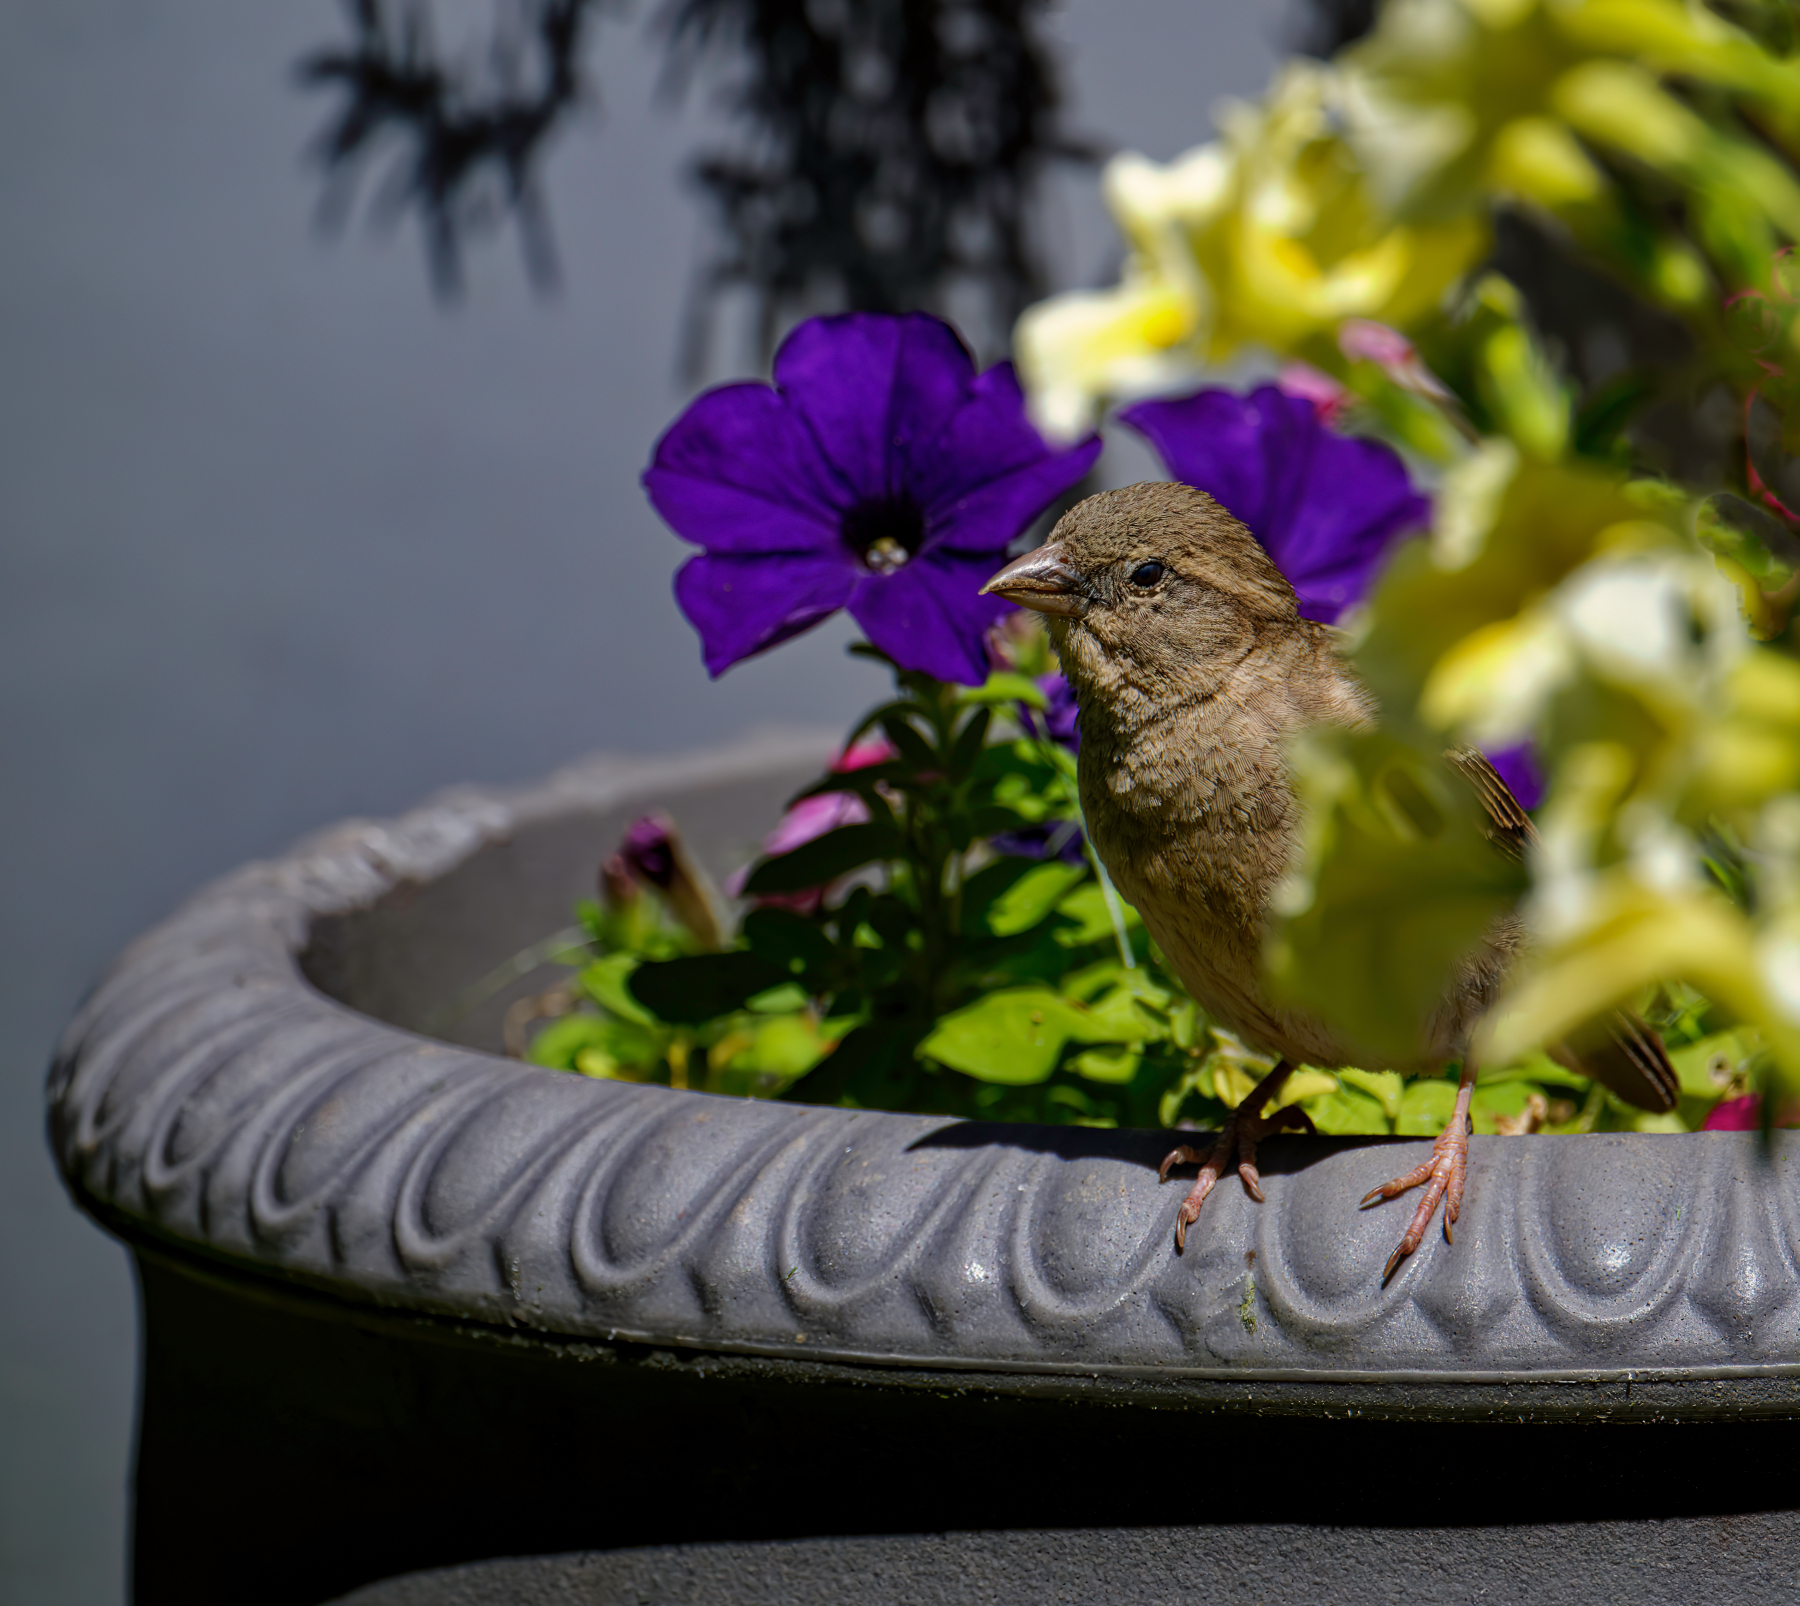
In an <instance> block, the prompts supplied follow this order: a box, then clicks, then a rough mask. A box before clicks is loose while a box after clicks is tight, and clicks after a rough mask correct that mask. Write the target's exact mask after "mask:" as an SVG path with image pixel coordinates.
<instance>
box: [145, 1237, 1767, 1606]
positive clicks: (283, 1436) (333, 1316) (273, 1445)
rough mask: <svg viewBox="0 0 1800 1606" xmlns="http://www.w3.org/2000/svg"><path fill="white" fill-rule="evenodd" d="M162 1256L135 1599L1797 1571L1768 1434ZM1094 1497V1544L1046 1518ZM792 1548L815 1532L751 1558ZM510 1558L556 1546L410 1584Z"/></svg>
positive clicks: (583, 1597) (1734, 1575) (1349, 1591)
mask: <svg viewBox="0 0 1800 1606" xmlns="http://www.w3.org/2000/svg"><path fill="white" fill-rule="evenodd" d="M137 1264H138V1275H139V1279H140V1285H141V1288H142V1295H143V1303H144V1315H145V1333H146V1348H145V1359H144V1380H143V1408H142V1417H141V1425H140V1443H139V1450H138V1480H137V1517H136V1533H135V1570H136V1592H135V1600H136V1606H164V1603H170V1606H173V1603H176V1602H179V1603H181V1606H214V1603H218V1606H226V1603H230V1606H238V1603H240V1602H242V1601H243V1600H245V1599H246V1598H248V1597H247V1595H246V1580H247V1579H251V1578H254V1579H255V1580H256V1585H255V1588H254V1595H255V1598H256V1599H257V1601H258V1602H259V1603H260V1606H315V1603H317V1602H320V1601H324V1600H328V1599H331V1598H333V1597H335V1596H339V1595H342V1594H344V1593H346V1592H347V1591H350V1590H353V1589H356V1588H357V1587H358V1586H360V1585H365V1584H370V1583H371V1582H372V1581H374V1580H378V1579H383V1578H386V1579H389V1580H392V1581H391V1582H389V1583H387V1584H383V1585H380V1586H379V1587H377V1588H373V1589H368V1590H365V1591H363V1592H362V1593H361V1594H360V1595H359V1596H358V1597H357V1599H358V1602H359V1606H414V1603H419V1606H423V1603H425V1602H432V1603H438V1602H442V1603H444V1606H450V1603H452V1602H454V1603H457V1606H484V1603H487V1602H495V1603H498V1602H501V1601H509V1602H510V1601H519V1600H530V1601H534V1602H536V1601H542V1602H543V1603H544V1606H552V1603H554V1606H562V1603H563V1602H568V1603H569V1606H574V1603H576V1602H581V1603H583V1606H613V1603H615V1602H619V1603H625V1602H630V1603H632V1606H639V1603H641V1602H654V1603H656V1606H664V1603H667V1606H676V1603H685V1602H690V1601H691V1602H695V1603H698V1602H701V1601H704V1602H706V1603H708V1606H714V1603H720V1606H723V1603H727V1602H746V1603H748V1602H762V1601H765V1600H766V1601H770V1602H775V1601H778V1600H779V1601H782V1602H794V1603H804V1602H810V1601H813V1600H817V1601H819V1602H821V1603H823V1602H827V1601H830V1602H841V1601H845V1600H849V1599H852V1598H854V1599H855V1600H856V1601H857V1602H858V1603H859V1606H883V1603H885V1602H889V1601H892V1602H895V1603H896V1606H897V1603H900V1602H906V1603H908V1606H911V1603H914V1602H921V1601H932V1600H938V1599H941V1600H945V1601H951V1600H983V1601H988V1602H992V1603H994V1606H1001V1603H1011V1602H1019V1603H1020V1606H1024V1603H1027V1602H1030V1603H1032V1606H1045V1603H1050V1602H1062V1601H1069V1602H1075V1601H1082V1602H1089V1601H1105V1602H1107V1603H1108V1606H1114V1603H1117V1606H1135V1603H1138V1602H1144V1603H1149V1602H1153V1601H1154V1602H1173V1601H1177V1600H1184V1599H1190V1598H1191V1599H1193V1600H1195V1601H1200V1600H1202V1599H1205V1600H1207V1601H1209V1602H1212V1601H1232V1600H1237V1599H1239V1598H1242V1599H1244V1600H1261V1601H1267V1602H1274V1601H1289V1600H1291V1601H1295V1602H1303V1601H1304V1602H1316V1601H1323V1600H1360V1599H1370V1600H1373V1599H1381V1600H1384V1601H1390V1602H1397V1601H1405V1600H1412V1599H1418V1600H1421V1601H1423V1600H1427V1599H1430V1600H1434V1601H1437V1600H1443V1599H1446V1598H1456V1597H1457V1595H1458V1593H1459V1591H1461V1590H1463V1589H1464V1588H1465V1587H1466V1590H1467V1592H1468V1593H1471V1594H1480V1592H1481V1591H1482V1590H1483V1589H1485V1590H1486V1594H1484V1595H1481V1597H1480V1598H1482V1599H1484V1600H1495V1601H1503V1600H1509V1599H1517V1600H1526V1599H1530V1600H1533V1601H1545V1600H1569V1601H1575V1600H1589V1599H1591V1600H1616V1599H1621V1598H1632V1599H1637V1600H1644V1601H1658V1600H1663V1599H1667V1600H1670V1601H1673V1600H1675V1599H1676V1598H1677V1591H1681V1592H1683V1594H1682V1598H1684V1599H1686V1598H1691V1592H1692V1589H1693V1587H1694V1585H1693V1580H1694V1579H1695V1578H1696V1577H1704V1578H1706V1579H1707V1581H1708V1589H1709V1590H1713V1589H1714V1587H1715V1586H1716V1585H1725V1586H1727V1588H1728V1590H1730V1591H1732V1592H1734V1593H1735V1596H1736V1598H1738V1599H1741V1600H1745V1601H1757V1602H1760V1601H1763V1600H1768V1601H1771V1602H1772V1601H1775V1600H1777V1599H1779V1600H1784V1601H1785V1600H1791V1599H1792V1598H1793V1591H1794V1588H1795V1586H1796V1582H1797V1581H1800V1579H1797V1577H1796V1575H1797V1574H1800V1564H1795V1563H1794V1562H1792V1561H1791V1560H1778V1559H1777V1558H1792V1557H1793V1556H1794V1555H1796V1553H1800V1511H1792V1510H1783V1511H1768V1510H1761V1511H1758V1510H1756V1508H1757V1507H1758V1506H1766V1505H1767V1504H1769V1503H1770V1502H1771V1501H1772V1500H1773V1501H1782V1502H1788V1503H1791V1497H1790V1496H1787V1495H1785V1494H1782V1493H1780V1492H1779V1491H1780V1490H1781V1489H1782V1488H1783V1487H1784V1483H1783V1480H1779V1479H1776V1480H1773V1481H1771V1480H1769V1479H1768V1478H1766V1477H1764V1476H1763V1475H1761V1474H1759V1473H1757V1472H1756V1471H1755V1470H1754V1469H1756V1468H1758V1467H1769V1466H1776V1467H1779V1466H1781V1465H1784V1464H1785V1462H1786V1458H1787V1457H1788V1455H1789V1454H1790V1453H1791V1445H1792V1442H1793V1439H1794V1430H1793V1428H1792V1427H1791V1426H1790V1425H1788V1424H1786V1423H1783V1422H1781V1421H1778V1420H1764V1421H1738V1422H1733V1423H1707V1422H1701V1423H1692V1422H1690V1423H1671V1422H1662V1423H1656V1422H1630V1423H1612V1424H1596V1423H1592V1422H1588V1423H1569V1422H1543V1421H1538V1422H1529V1423H1519V1422H1513V1423H1503V1422H1495V1423H1491V1424H1490V1425H1487V1426H1484V1427H1480V1428H1476V1427H1472V1426H1471V1425H1469V1424H1467V1423H1455V1422H1404V1421H1401V1422H1396V1421H1380V1420H1370V1419H1368V1418H1366V1417H1365V1418H1359V1419H1352V1420H1344V1419H1342V1418H1333V1419H1330V1420H1320V1419H1319V1418H1318V1417H1317V1416H1312V1417H1305V1416H1296V1415H1290V1414H1288V1413H1287V1412H1285V1411H1282V1410H1281V1408H1280V1406H1279V1405H1278V1404H1277V1405H1275V1406H1274V1410H1275V1413H1276V1414H1269V1415H1265V1414H1263V1410H1267V1409H1269V1407H1267V1406H1265V1407H1263V1408H1262V1409H1261V1410H1259V1409H1257V1408H1255V1407H1248V1406H1245V1405H1242V1404H1233V1403H1230V1402H1219V1401H1213V1402H1207V1401H1204V1400H1191V1401H1189V1402H1188V1404H1187V1409H1185V1410H1183V1409H1174V1408H1168V1407H1164V1408H1155V1407H1146V1406H1145V1405H1143V1404H1142V1403H1132V1404H1126V1403H1111V1404H1109V1403H1108V1402H1107V1401H1106V1400H1105V1399H1104V1398H1102V1397H1098V1396H1096V1397H1095V1398H1093V1399H1092V1400H1090V1401H1088V1402H1087V1403H1085V1404H1082V1403H1078V1402H1072V1401H1071V1400H1070V1399H1069V1398H1068V1396H1067V1395H1066V1394H1061V1393H1059V1394H1058V1395H1056V1396H1049V1397H1042V1398H1034V1397H1031V1396H1029V1395H1020V1394H1017V1393H1000V1392H997V1391H995V1390H993V1389H990V1388H985V1387H983V1386H981V1385H980V1384H979V1382H972V1381H971V1380H970V1379H969V1378H967V1377H966V1376H958V1375H956V1374H937V1375H924V1374H918V1373H908V1374H906V1375H904V1376H898V1375H895V1374H891V1373H887V1372H884V1371H881V1370H878V1369H868V1370H867V1371H866V1372H859V1371H857V1370H856V1369H851V1368H843V1367H819V1368H817V1369H816V1371H811V1372H810V1373H809V1374H808V1375H801V1373H800V1371H799V1370H797V1369H796V1367H795V1365H794V1363H792V1362H781V1363H765V1362H759V1361H757V1360H755V1359H753V1358H740V1359H737V1360H732V1359H730V1358H727V1357H721V1356H719V1355H717V1354H697V1353H692V1352H682V1351H677V1350H668V1349H655V1348H651V1347H648V1346H627V1345H619V1346H612V1345H594V1344H577V1343H569V1342H563V1341H557V1340H555V1339H551V1338H547V1337H545V1336H543V1335H537V1334H529V1333H526V1332H523V1331H515V1332H509V1331H505V1330H501V1329H493V1328H488V1329H483V1328H480V1327H477V1326H475V1325H472V1324H457V1323H451V1322H446V1321H441V1320H433V1319H431V1318H424V1317H419V1316H414V1315H408V1314H406V1313H404V1312H394V1313H391V1314H390V1313H383V1312H380V1311H378V1310H374V1309H372V1308H371V1307H369V1306H366V1305H365V1306H355V1305H350V1304H347V1303H344V1302H340V1301H336V1300H333V1299H330V1298H328V1297H326V1296H322V1295H319V1294H315V1293H311V1292H308V1291H305V1290H301V1289H298V1288H295V1287H293V1286H291V1285H284V1284H282V1283H280V1282H278V1281H275V1280H273V1279H270V1280H267V1281H261V1280H257V1279H253V1278H247V1277H245V1276H244V1275H243V1274H242V1273H241V1271H238V1272H234V1273H233V1274H232V1275H231V1276H229V1277H227V1276H225V1275H223V1273H222V1271H221V1269H219V1268H215V1267H212V1266H209V1265H207V1264H206V1263H205V1262H202V1261H198V1260H189V1259H187V1258H186V1257H180V1256H176V1255H171V1254H169V1253H167V1252H166V1251H163V1250H160V1249H154V1248H148V1247H146V1246H143V1245H141V1244H140V1245H139V1246H138V1251H137ZM1381 1467H1388V1468H1391V1469H1392V1471H1391V1473H1390V1474H1388V1475H1386V1476H1378V1475H1376V1473H1375V1471H1374V1469H1376V1468H1381ZM1071 1505H1075V1506H1076V1507H1078V1509H1079V1510H1080V1512H1081V1519H1080V1527H1079V1528H1075V1529H1073V1530H1071V1529H1069V1528H1068V1527H1064V1528H1063V1529H1062V1531H1059V1532H1054V1533H1047V1534H1040V1533H1032V1532H1029V1530H1032V1529H1033V1528H1035V1527H1040V1526H1041V1525H1042V1524H1043V1521H1044V1517H1045V1514H1046V1511H1047V1509H1056V1510H1058V1511H1059V1513H1062V1512H1067V1511H1068V1510H1069V1509H1070V1507H1071ZM1747 1513H1748V1514H1747ZM1196 1517H1202V1518H1204V1519H1205V1522H1206V1524H1207V1525H1206V1526H1205V1527H1195V1526H1193V1523H1194V1520H1195V1518H1196ZM1645 1519H1654V1520H1651V1521H1646V1520H1645ZM1346 1529H1356V1530H1361V1531H1359V1532H1345V1531H1343V1530H1346ZM959 1530H960V1532H959ZM970 1530H980V1531H975V1532H971V1531H970ZM1001 1530H1014V1531H1010V1532H1007V1531H1001ZM1018 1530H1025V1531H1018ZM1527 1530H1529V1531H1527ZM883 1535H885V1536H887V1537H880V1536H883ZM850 1536H856V1537H850ZM770 1538H774V1539H777V1540H793V1541H797V1542H796V1543H791V1544H782V1543H776V1544H769V1543H766V1542H764V1543H745V1542H744V1541H748V1540H753V1539H754V1540H760V1541H767V1540H769V1539H770ZM646 1544H649V1545H663V1546H674V1547H698V1548H683V1549H670V1550H662V1551H657V1550H646V1549H644V1548H642V1547H644V1546H645V1545H646ZM626 1546H630V1547H632V1548H630V1549H629V1550H628V1549H625V1548H623V1547H626ZM609 1550H610V1551H615V1552H616V1554H613V1555H610V1556H606V1555H599V1556H596V1555H592V1554H588V1555H576V1556H568V1555H561V1556H559V1555H556V1554H552V1553H554V1552H571V1551H581V1552H596V1551H600V1552H604V1551H609ZM495 1556H515V1557H516V1556H536V1557H537V1558H539V1559H535V1560H528V1561H519V1562H514V1563H508V1564H504V1565H501V1564H493V1565H489V1566H485V1567H475V1568H470V1569H465V1570H464V1571H463V1572H461V1573H459V1574H455V1575H446V1576H440V1577H437V1578H413V1579H404V1578H396V1577H395V1575H397V1574H404V1573H406V1572H409V1571H415V1570H418V1569H424V1568H433V1567H445V1566H450V1565H452V1564H456V1563H462V1562H471V1561H476V1560H479V1559H480V1558H485V1557H495ZM277 1558H278V1559H277ZM1778 1575H1779V1576H1778ZM1459 1579H1460V1580H1461V1582H1460V1583H1459V1582H1458V1580H1459ZM1550 1579H1555V1580H1557V1585H1556V1588H1557V1590H1558V1591H1560V1592H1557V1593H1546V1591H1547V1590H1548V1589H1549V1587H1550V1586H1549V1584H1548V1582H1547V1580H1550ZM984 1580H985V1582H984ZM1659 1590H1661V1591H1663V1592H1662V1593H1658V1591H1659ZM1759 1590H1761V1591H1762V1593H1758V1591H1759ZM1234 1591H1235V1593H1234Z"/></svg>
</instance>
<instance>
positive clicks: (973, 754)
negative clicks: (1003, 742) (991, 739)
mask: <svg viewBox="0 0 1800 1606" xmlns="http://www.w3.org/2000/svg"><path fill="white" fill-rule="evenodd" d="M993 718H994V716H993V713H992V711H991V710H990V709H986V708H983V709H980V710H978V711H977V712H976V714H975V715H974V717H973V718H971V719H970V720H969V721H968V723H967V724H965V725H964V726H963V728H962V729H961V730H959V731H958V732H957V733H956V742H955V744H954V745H953V746H952V747H951V749H950V769H951V772H952V773H953V774H956V775H961V774H962V773H963V771H965V770H967V769H970V768H972V767H973V765H974V763H975V760H976V759H977V758H979V757H980V756H981V749H982V747H983V745H984V744H985V743H986V741H987V733H988V726H989V725H991V724H992V723H993Z"/></svg>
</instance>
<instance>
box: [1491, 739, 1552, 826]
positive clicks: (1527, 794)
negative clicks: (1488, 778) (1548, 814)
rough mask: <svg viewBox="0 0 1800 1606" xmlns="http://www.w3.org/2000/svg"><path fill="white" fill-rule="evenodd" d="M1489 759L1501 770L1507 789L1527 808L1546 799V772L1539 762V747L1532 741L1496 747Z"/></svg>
mask: <svg viewBox="0 0 1800 1606" xmlns="http://www.w3.org/2000/svg"><path fill="white" fill-rule="evenodd" d="M1487 760H1488V763H1490V764H1492V765H1493V766H1494V768H1495V769H1496V770H1498V771H1499V772H1500V779H1501V780H1503V781H1505V782H1506V787H1507V790H1508V791H1510V792H1511V793H1512V795H1513V796H1514V797H1516V798H1517V799H1518V800H1519V802H1520V803H1522V804H1523V805H1524V806H1525V807H1526V808H1528V809H1535V808H1536V807H1537V806H1538V804H1540V803H1542V802H1543V801H1544V772H1543V770H1542V768H1540V766H1539V764H1538V756H1537V749H1536V748H1535V747H1533V746H1532V745H1531V743H1530V742H1528V741H1526V742H1517V743H1515V744H1514V745H1513V746H1511V747H1496V748H1495V749H1494V750H1493V752H1491V753H1489V754H1488V756H1487Z"/></svg>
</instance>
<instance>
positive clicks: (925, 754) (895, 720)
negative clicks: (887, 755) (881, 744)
mask: <svg viewBox="0 0 1800 1606" xmlns="http://www.w3.org/2000/svg"><path fill="white" fill-rule="evenodd" d="M881 728H882V731H883V732H884V733H885V734H886V736H887V739H888V740H889V741H890V742H892V743H893V744H894V746H895V747H896V748H897V749H898V750H899V753H900V757H901V758H902V759H904V760H905V761H906V764H907V765H908V767H909V768H911V769H912V770H914V771H919V770H935V769H939V768H941V767H942V763H943V761H942V760H941V759H940V758H939V757H938V755H937V754H936V752H934V751H933V750H932V746H931V744H930V743H929V742H927V741H926V740H925V738H924V737H923V736H921V735H920V734H919V730H918V727H917V726H916V725H914V724H913V723H912V721H911V720H908V719H905V718H903V717H902V716H901V715H899V714H883V715H882V717H881Z"/></svg>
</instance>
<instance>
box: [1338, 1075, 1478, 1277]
mask: <svg viewBox="0 0 1800 1606" xmlns="http://www.w3.org/2000/svg"><path fill="white" fill-rule="evenodd" d="M1468 1168H1469V1127H1468V1117H1467V1115H1466V1114H1465V1112H1464V1110H1463V1108H1462V1107H1461V1104H1460V1103H1459V1107H1458V1109H1457V1112H1456V1114H1455V1115H1454V1116H1452V1117H1451V1120H1450V1124H1449V1125H1448V1126H1447V1127H1445V1128H1444V1130H1443V1131H1442V1132H1441V1133H1439V1134H1438V1140H1437V1142H1436V1143H1434V1144H1433V1145H1432V1149H1431V1158H1430V1159H1429V1160H1427V1161H1426V1162H1425V1163H1424V1164H1423V1165H1419V1166H1415V1167H1413V1169H1412V1170H1411V1171H1408V1172H1407V1173H1406V1174H1405V1175H1404V1176H1398V1177H1395V1178H1394V1179H1393V1181H1391V1182H1384V1183H1382V1184H1381V1186H1380V1187H1379V1188H1371V1189H1370V1190H1369V1191H1368V1192H1367V1193H1366V1194H1364V1195H1363V1197H1362V1206H1361V1207H1362V1208H1365V1209H1366V1208H1367V1207H1368V1206H1369V1205H1372V1204H1374V1203H1375V1202H1376V1201H1377V1200H1383V1199H1397V1198H1399V1197H1400V1195H1401V1194H1403V1193H1405V1192H1406V1191H1407V1190H1408V1189H1409V1188H1417V1187H1419V1186H1421V1185H1423V1187H1424V1189H1425V1193H1424V1196H1423V1197H1422V1198H1421V1199H1420V1200H1419V1208H1418V1209H1417V1210H1415V1211H1414V1212H1413V1218H1412V1220H1411V1222H1409V1223H1408V1224H1407V1228H1406V1233H1405V1235H1404V1236H1403V1237H1402V1238H1401V1240H1400V1246H1399V1248H1397V1249H1396V1250H1395V1251H1394V1252H1393V1254H1391V1255H1390V1256H1388V1263H1387V1265H1386V1267H1384V1268H1383V1270H1382V1273H1381V1280H1382V1282H1383V1283H1385V1282H1387V1281H1388V1280H1389V1279H1390V1278H1391V1277H1392V1276H1393V1275H1394V1273H1395V1272H1396V1271H1397V1270H1399V1268H1400V1263H1401V1261H1403V1260H1405V1259H1406V1257H1407V1256H1408V1255H1410V1254H1411V1253H1412V1252H1413V1251H1414V1250H1415V1249H1417V1248H1418V1247H1419V1245H1420V1244H1421V1243H1423V1242H1424V1241H1425V1229H1426V1228H1427V1227H1429V1226H1430V1225H1431V1218H1432V1217H1433V1216H1434V1215H1436V1214H1437V1208H1438V1204H1439V1203H1440V1201H1441V1202H1442V1204H1443V1206H1444V1241H1445V1242H1446V1243H1452V1244H1453V1243H1455V1242H1456V1233H1455V1231H1454V1228H1455V1226H1456V1218H1457V1216H1458V1215H1460V1214H1461V1213H1462V1195H1463V1179H1464V1177H1465V1176H1466V1175H1467V1174H1468Z"/></svg>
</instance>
